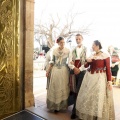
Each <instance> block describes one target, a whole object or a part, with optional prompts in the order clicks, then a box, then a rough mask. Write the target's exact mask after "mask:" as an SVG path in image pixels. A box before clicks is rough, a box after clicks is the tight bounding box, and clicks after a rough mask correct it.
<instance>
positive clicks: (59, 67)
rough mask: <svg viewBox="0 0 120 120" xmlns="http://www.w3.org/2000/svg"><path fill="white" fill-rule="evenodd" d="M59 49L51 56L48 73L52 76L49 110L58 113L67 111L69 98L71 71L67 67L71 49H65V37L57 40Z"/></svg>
mask: <svg viewBox="0 0 120 120" xmlns="http://www.w3.org/2000/svg"><path fill="white" fill-rule="evenodd" d="M57 43H58V45H59V46H58V47H57V48H55V49H54V50H53V52H52V54H51V57H52V59H51V61H50V66H49V69H48V71H47V73H46V75H47V76H49V72H50V71H51V75H50V83H49V88H48V91H47V108H48V109H49V110H54V112H58V111H60V110H66V109H67V106H68V96H69V91H70V90H69V69H68V65H67V61H68V56H69V52H70V51H69V49H67V48H65V47H64V45H65V41H64V38H63V37H59V38H58V39H57Z"/></svg>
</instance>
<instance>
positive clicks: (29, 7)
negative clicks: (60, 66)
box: [24, 0, 34, 108]
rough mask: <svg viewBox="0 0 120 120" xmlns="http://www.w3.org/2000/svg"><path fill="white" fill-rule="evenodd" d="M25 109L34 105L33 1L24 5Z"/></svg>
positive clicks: (28, 1)
mask: <svg viewBox="0 0 120 120" xmlns="http://www.w3.org/2000/svg"><path fill="white" fill-rule="evenodd" d="M24 13H25V14H24V15H25V34H24V39H25V43H24V44H25V53H24V56H25V64H24V67H25V71H24V73H25V75H24V77H25V78H24V79H25V84H24V85H25V86H24V87H25V108H26V107H30V106H33V105H34V96H33V46H34V41H33V40H34V0H26V3H25V10H24Z"/></svg>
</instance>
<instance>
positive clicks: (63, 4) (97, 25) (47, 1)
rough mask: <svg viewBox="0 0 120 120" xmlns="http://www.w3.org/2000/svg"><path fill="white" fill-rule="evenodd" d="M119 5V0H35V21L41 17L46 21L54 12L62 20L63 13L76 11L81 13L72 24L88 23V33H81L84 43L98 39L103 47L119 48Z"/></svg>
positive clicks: (79, 25) (80, 25) (89, 44)
mask: <svg viewBox="0 0 120 120" xmlns="http://www.w3.org/2000/svg"><path fill="white" fill-rule="evenodd" d="M119 5H120V1H119V0H35V22H36V21H39V20H40V19H41V18H42V19H43V20H44V22H48V21H49V16H50V15H52V16H56V14H58V15H59V16H60V18H61V20H63V19H64V16H65V14H68V13H70V12H72V13H76V12H78V13H81V14H80V15H79V16H77V17H76V20H75V24H74V26H75V27H76V28H77V27H82V26H88V25H89V31H90V33H89V35H83V37H84V44H86V45H87V46H92V42H93V41H94V40H100V41H101V43H102V45H103V47H105V48H106V47H107V46H109V45H113V46H116V47H118V48H120V46H119V41H120V12H119V11H120V7H119ZM41 15H42V17H41ZM54 18H55V17H54Z"/></svg>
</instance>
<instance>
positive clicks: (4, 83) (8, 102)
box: [0, 0, 21, 117]
mask: <svg viewBox="0 0 120 120" xmlns="http://www.w3.org/2000/svg"><path fill="white" fill-rule="evenodd" d="M19 2H20V1H19V0H0V117H1V116H3V115H7V114H11V113H14V112H16V111H19V110H20V109H21V79H20V76H19V68H20V63H19V52H20V51H19V38H20V33H19V26H20V25H19V19H20V17H19V13H20V10H19V5H20V3H19Z"/></svg>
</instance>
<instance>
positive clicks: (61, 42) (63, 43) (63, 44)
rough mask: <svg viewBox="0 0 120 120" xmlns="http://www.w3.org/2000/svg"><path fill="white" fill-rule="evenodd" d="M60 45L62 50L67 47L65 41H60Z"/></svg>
mask: <svg viewBox="0 0 120 120" xmlns="http://www.w3.org/2000/svg"><path fill="white" fill-rule="evenodd" d="M58 45H59V46H60V48H63V47H64V46H65V41H64V40H60V42H59V43H58Z"/></svg>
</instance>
